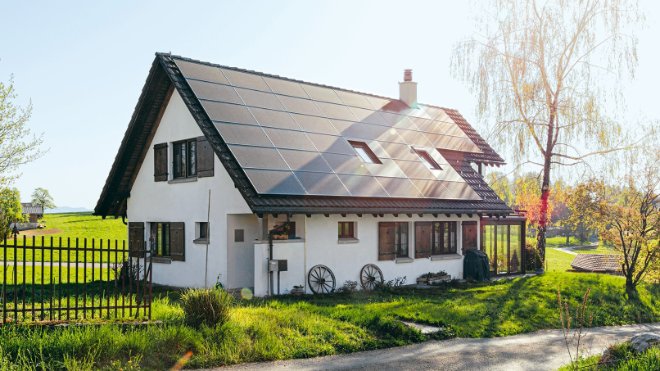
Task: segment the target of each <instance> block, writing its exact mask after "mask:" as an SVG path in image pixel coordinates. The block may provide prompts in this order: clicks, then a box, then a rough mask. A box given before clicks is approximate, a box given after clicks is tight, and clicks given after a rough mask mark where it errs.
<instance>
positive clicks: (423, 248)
mask: <svg viewBox="0 0 660 371" xmlns="http://www.w3.org/2000/svg"><path fill="white" fill-rule="evenodd" d="M432 233H433V223H432V222H417V223H415V258H417V259H419V258H428V257H429V256H431V236H432Z"/></svg>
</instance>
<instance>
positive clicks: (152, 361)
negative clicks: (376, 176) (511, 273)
mask: <svg viewBox="0 0 660 371" xmlns="http://www.w3.org/2000/svg"><path fill="white" fill-rule="evenodd" d="M587 288H591V290H592V291H591V292H592V294H591V297H590V306H589V308H590V310H591V311H592V313H593V316H594V320H593V325H594V326H603V325H617V324H624V323H634V322H651V321H658V320H659V319H660V287H658V286H651V285H647V286H642V287H641V288H640V297H641V302H640V303H638V304H630V303H628V302H626V300H625V299H624V284H623V280H622V278H621V277H614V276H607V275H597V274H575V273H558V272H549V273H546V274H544V275H540V276H535V277H527V278H517V279H514V280H511V281H499V282H493V283H484V284H462V285H447V286H444V287H440V288H437V289H432V290H414V289H403V290H390V291H384V292H375V293H354V294H334V295H326V296H305V297H289V296H286V297H275V298H270V299H256V300H251V301H247V300H243V301H239V302H238V303H237V304H236V305H235V307H233V308H232V309H231V314H230V321H229V322H228V323H226V324H225V325H223V326H219V327H216V328H203V329H201V330H194V329H192V328H189V327H187V326H185V325H183V321H182V320H183V313H182V309H181V308H180V306H179V303H178V297H179V296H178V293H177V292H169V293H166V292H162V293H161V294H160V297H159V299H157V301H156V302H155V303H154V305H153V313H154V315H153V317H154V319H158V320H161V321H163V324H161V325H150V326H132V327H123V326H119V325H116V324H115V325H112V324H107V325H102V326H82V327H69V328H43V327H30V326H5V327H2V328H0V359H1V360H0V368H10V367H12V366H15V367H16V368H18V369H22V368H23V367H26V366H29V367H28V368H34V367H35V366H34V365H37V364H39V365H44V367H46V368H67V367H68V368H73V369H85V368H104V367H107V368H113V369H116V368H120V367H123V368H124V369H127V368H129V367H131V366H137V365H139V366H140V367H143V368H147V369H167V368H169V367H171V366H172V365H173V364H174V363H175V362H176V361H177V360H178V359H179V358H180V357H182V356H183V355H184V354H185V353H186V352H187V351H192V358H191V359H190V362H189V363H188V364H187V365H186V367H191V368H195V367H197V368H199V367H210V366H218V365H224V364H234V363H241V362H251V361H265V360H275V359H285V358H298V357H312V356H320V355H327V354H337V353H347V352H354V351H360V350H368V349H376V348H383V347H390V346H396V345H402V344H410V343H415V342H420V341H424V340H425V339H427V337H426V336H425V335H422V334H421V333H419V332H418V331H416V330H413V329H410V328H408V327H406V326H404V325H402V324H401V323H400V322H399V320H400V319H404V320H412V321H416V322H420V323H427V324H433V325H441V326H444V327H446V329H447V330H446V331H444V332H443V333H441V334H440V335H438V336H437V337H444V336H451V335H453V334H456V335H458V336H463V337H493V336H506V335H512V334H518V333H524V332H530V331H535V330H539V329H547V328H557V327H558V326H559V320H558V312H557V303H556V294H557V289H561V291H562V297H564V298H566V299H568V300H569V301H570V303H571V306H572V307H573V306H576V305H577V303H578V301H579V300H580V298H581V296H582V295H583V294H584V292H585V290H586V289H587Z"/></svg>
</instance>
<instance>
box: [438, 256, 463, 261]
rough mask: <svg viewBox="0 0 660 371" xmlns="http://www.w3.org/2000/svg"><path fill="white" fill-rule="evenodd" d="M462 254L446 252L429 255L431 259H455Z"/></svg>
mask: <svg viewBox="0 0 660 371" xmlns="http://www.w3.org/2000/svg"><path fill="white" fill-rule="evenodd" d="M462 257H463V255H459V254H446V255H431V258H430V259H431V261H436V260H456V259H460V258H462Z"/></svg>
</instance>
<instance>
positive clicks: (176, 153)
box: [154, 137, 215, 182]
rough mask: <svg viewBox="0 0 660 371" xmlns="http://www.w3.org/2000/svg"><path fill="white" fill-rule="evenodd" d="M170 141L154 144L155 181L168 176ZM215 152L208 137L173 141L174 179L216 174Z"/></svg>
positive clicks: (165, 179)
mask: <svg viewBox="0 0 660 371" xmlns="http://www.w3.org/2000/svg"><path fill="white" fill-rule="evenodd" d="M168 146H169V144H168V143H159V144H156V145H154V181H156V182H163V181H167V180H169V178H168V165H167V164H168V163H167V159H168V153H167V151H168ZM214 158H215V153H214V152H213V147H211V144H210V143H209V142H208V141H207V140H206V137H199V138H194V139H187V140H182V141H178V142H173V143H172V169H171V170H172V179H186V178H204V177H209V176H213V174H214V166H215V164H214Z"/></svg>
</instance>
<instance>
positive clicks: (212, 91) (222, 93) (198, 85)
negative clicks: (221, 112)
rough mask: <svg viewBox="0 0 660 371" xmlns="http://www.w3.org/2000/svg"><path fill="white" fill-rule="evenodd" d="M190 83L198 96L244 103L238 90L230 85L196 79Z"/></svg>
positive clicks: (218, 100) (217, 100) (219, 100)
mask: <svg viewBox="0 0 660 371" xmlns="http://www.w3.org/2000/svg"><path fill="white" fill-rule="evenodd" d="M188 85H190V88H191V89H192V90H193V92H194V93H195V95H196V96H197V98H200V99H207V100H213V101H216V102H229V103H234V104H243V101H242V100H241V97H239V96H238V94H236V90H234V88H233V87H231V86H229V85H220V84H214V83H209V82H204V81H196V80H189V81H188Z"/></svg>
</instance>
